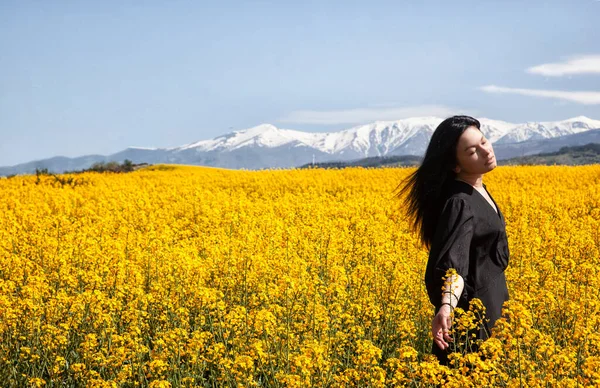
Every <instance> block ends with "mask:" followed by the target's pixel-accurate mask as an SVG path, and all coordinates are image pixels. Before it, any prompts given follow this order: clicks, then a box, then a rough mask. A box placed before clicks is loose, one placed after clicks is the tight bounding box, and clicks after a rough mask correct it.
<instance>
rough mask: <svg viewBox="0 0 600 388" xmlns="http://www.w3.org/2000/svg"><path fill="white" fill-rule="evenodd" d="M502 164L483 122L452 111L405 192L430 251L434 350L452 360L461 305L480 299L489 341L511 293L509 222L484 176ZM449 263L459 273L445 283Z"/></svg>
mask: <svg viewBox="0 0 600 388" xmlns="http://www.w3.org/2000/svg"><path fill="white" fill-rule="evenodd" d="M494 168H496V159H495V156H494V150H493V148H492V144H491V143H490V142H489V140H487V139H486V138H485V136H484V135H483V134H482V133H481V130H480V123H479V121H478V120H476V119H474V118H472V117H469V116H454V117H450V118H448V119H446V120H444V121H443V122H442V123H441V124H440V125H439V126H438V127H437V128H436V130H435V131H434V133H433V135H432V136H431V140H430V142H429V146H428V147H427V151H426V152H425V157H424V159H423V162H422V164H421V166H419V168H418V169H417V170H416V171H415V172H414V173H412V174H411V175H410V176H409V177H408V178H407V180H406V183H405V184H404V186H403V188H402V192H401V193H400V195H401V194H402V193H403V192H405V191H408V196H407V197H406V199H405V204H406V205H407V210H408V214H409V217H411V219H412V223H413V227H414V228H415V229H416V230H418V231H419V232H420V233H419V234H420V238H421V240H422V242H423V243H424V244H425V246H426V247H427V248H428V249H429V260H428V262H427V269H426V271H425V285H426V288H427V293H428V296H429V300H430V302H431V303H432V304H433V306H434V307H435V312H436V314H435V317H434V318H433V321H432V333H433V347H432V352H433V354H435V355H436V356H437V358H438V360H439V361H440V363H441V364H444V365H447V364H448V357H447V356H448V354H449V353H450V351H451V347H450V343H451V342H452V338H451V337H450V335H449V331H450V328H451V325H452V320H451V313H452V310H453V309H454V308H455V307H457V306H458V307H461V308H463V309H464V310H465V311H466V310H468V308H469V302H470V301H471V299H473V298H479V299H480V300H481V301H482V303H483V305H484V306H485V308H486V313H485V320H486V321H485V324H484V325H482V327H481V328H480V329H479V330H478V331H477V332H476V335H477V338H478V339H483V340H485V339H487V338H488V337H489V336H490V333H491V328H492V327H493V326H494V323H495V322H496V320H497V319H498V318H499V317H500V315H501V313H502V304H503V303H504V301H506V300H508V298H509V296H508V289H507V286H506V278H505V276H504V270H505V269H506V267H507V266H508V259H509V250H508V241H507V237H506V224H505V221H504V216H503V214H502V213H501V211H500V209H499V208H498V206H497V204H496V202H495V201H494V199H493V198H492V196H491V195H490V194H489V192H488V191H487V189H486V186H485V184H483V182H482V178H483V175H484V174H485V173H487V172H490V171H492V170H493V169H494ZM449 268H454V269H455V270H456V275H453V276H451V277H450V278H449V279H448V280H447V281H444V279H443V277H444V276H445V275H446V271H447V270H448V269H449ZM475 349H476V348H475ZM471 350H474V349H471Z"/></svg>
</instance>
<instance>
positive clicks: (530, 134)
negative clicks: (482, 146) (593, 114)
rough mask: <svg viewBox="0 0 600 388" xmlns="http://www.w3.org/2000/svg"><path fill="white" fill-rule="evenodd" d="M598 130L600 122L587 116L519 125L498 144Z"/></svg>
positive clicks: (499, 140)
mask: <svg viewBox="0 0 600 388" xmlns="http://www.w3.org/2000/svg"><path fill="white" fill-rule="evenodd" d="M596 128H600V120H592V119H589V118H587V117H585V116H579V117H573V118H572V119H568V120H564V121H555V122H541V123H535V122H534V123H525V124H518V125H516V126H514V127H513V128H511V129H510V130H509V131H508V132H507V133H506V134H505V135H504V136H502V137H501V138H500V139H498V144H505V143H518V142H522V141H526V140H542V139H551V138H553V137H558V136H565V135H572V134H575V133H580V132H585V131H589V130H590V129H596Z"/></svg>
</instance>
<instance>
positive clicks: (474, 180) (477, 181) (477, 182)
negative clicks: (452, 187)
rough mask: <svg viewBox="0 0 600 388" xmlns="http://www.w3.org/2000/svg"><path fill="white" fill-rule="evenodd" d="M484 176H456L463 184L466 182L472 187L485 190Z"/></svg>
mask: <svg viewBox="0 0 600 388" xmlns="http://www.w3.org/2000/svg"><path fill="white" fill-rule="evenodd" d="M482 178H483V175H481V174H474V175H472V174H462V173H459V174H457V175H456V179H458V180H461V181H463V182H466V183H468V184H470V185H471V186H473V187H475V188H478V189H480V188H483V184H482V183H483V180H482Z"/></svg>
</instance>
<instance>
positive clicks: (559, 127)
mask: <svg viewBox="0 0 600 388" xmlns="http://www.w3.org/2000/svg"><path fill="white" fill-rule="evenodd" d="M442 120H443V119H442V118H438V117H416V118H409V119H403V120H396V121H376V122H374V123H371V124H365V125H358V126H355V127H352V128H348V129H344V130H341V131H338V132H315V133H313V132H302V131H297V130H293V129H281V128H277V127H275V126H274V125H271V124H262V125H258V126H255V127H252V128H249V129H245V130H240V131H234V132H230V133H227V134H224V135H222V136H218V137H215V138H214V139H210V140H200V141H197V142H194V143H190V144H186V145H182V146H179V147H171V148H144V147H129V148H127V149H125V150H123V151H121V152H118V153H116V154H113V155H109V156H101V155H88V156H82V157H79V158H64V157H55V158H51V159H46V160H41V161H35V162H30V163H25V164H22V165H17V166H13V167H2V168H0V175H8V174H20V173H32V172H34V171H35V169H36V168H48V169H49V170H50V171H55V172H63V171H65V170H77V169H84V168H88V167H90V166H91V165H92V164H93V163H95V162H102V161H110V160H114V161H119V162H122V161H123V160H125V159H129V160H131V161H133V162H134V163H142V162H146V163H180V164H195V165H207V166H214V167H223V168H233V169H239V168H244V169H261V168H293V167H296V166H299V165H303V164H306V163H310V162H311V161H315V162H328V161H347V160H352V159H359V158H365V157H371V156H387V155H417V156H422V155H423V154H424V153H425V150H426V149H427V145H428V144H429V139H430V138H431V135H432V133H433V131H434V130H435V128H436V127H437V126H438V125H439V124H440V122H442ZM479 121H480V122H481V131H482V132H483V134H484V135H485V136H486V137H487V138H488V139H490V141H491V142H492V143H494V144H497V145H498V146H500V145H510V144H512V143H521V142H526V141H536V140H543V139H551V138H555V137H559V136H566V135H572V134H577V133H581V132H585V131H589V130H591V129H596V128H600V120H592V119H589V118H587V117H583V116H580V117H575V118H572V119H568V120H564V121H556V122H539V123H525V124H513V123H509V122H505V121H499V120H491V119H487V118H483V119H480V120H479ZM523 144H524V143H523ZM523 144H520V145H519V146H520V147H521V148H522V146H523ZM498 156H499V154H498V155H497V157H498ZM499 160H500V159H499Z"/></svg>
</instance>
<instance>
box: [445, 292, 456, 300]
mask: <svg viewBox="0 0 600 388" xmlns="http://www.w3.org/2000/svg"><path fill="white" fill-rule="evenodd" d="M444 294H452V295H453V296H454V297H455V298H456V300H457V301H458V296H456V294H455V293H454V292H452V291H442V295H444Z"/></svg>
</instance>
